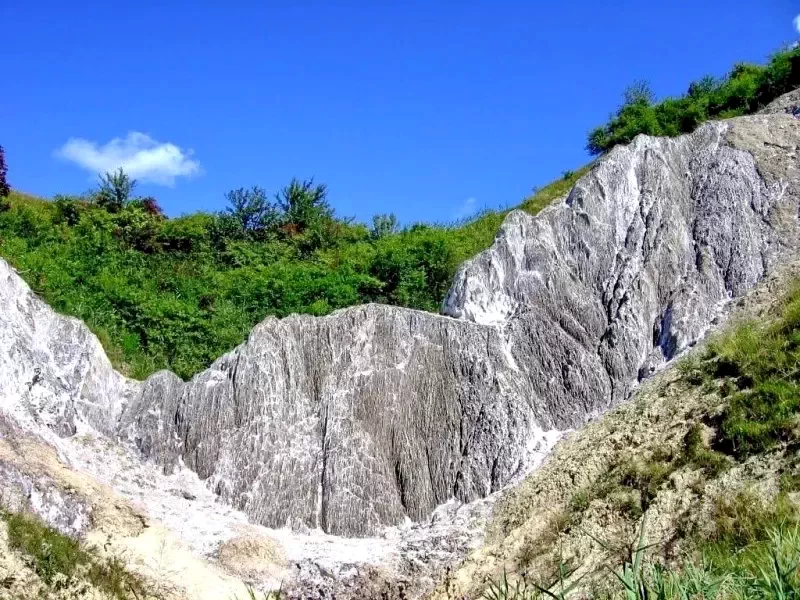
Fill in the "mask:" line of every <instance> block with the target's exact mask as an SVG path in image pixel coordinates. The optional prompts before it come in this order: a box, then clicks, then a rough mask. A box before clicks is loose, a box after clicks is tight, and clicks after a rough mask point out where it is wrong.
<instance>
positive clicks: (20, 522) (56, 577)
mask: <svg viewBox="0 0 800 600" xmlns="http://www.w3.org/2000/svg"><path fill="white" fill-rule="evenodd" d="M0 517H2V519H3V520H4V521H5V522H6V525H7V527H8V541H9V545H10V546H11V548H13V549H15V550H18V551H19V552H20V553H21V554H23V555H24V556H25V557H27V559H28V560H29V562H30V564H31V567H32V568H33V570H34V571H35V572H36V574H37V575H38V576H39V578H40V579H41V580H42V581H43V582H44V583H45V585H47V586H53V587H57V586H58V585H59V582H63V581H69V580H70V579H71V578H72V577H74V576H75V575H76V571H77V569H78V568H80V567H83V568H85V569H86V578H87V579H88V580H89V582H90V583H91V584H92V585H94V586H95V587H96V588H98V589H100V590H103V591H104V592H106V593H107V594H108V595H110V596H111V597H113V598H118V599H119V600H125V599H127V598H130V597H131V596H133V597H136V598H140V597H144V596H145V589H144V585H143V584H142V582H141V581H139V579H138V578H136V577H135V576H134V575H132V574H131V573H130V572H129V571H127V570H126V568H125V565H124V564H123V562H122V561H121V560H120V559H118V558H112V559H109V560H100V559H99V558H97V557H95V556H93V555H91V554H90V553H89V552H87V551H86V550H84V549H83V548H82V547H81V545H80V543H79V542H78V541H76V540H74V539H72V538H70V537H68V536H65V535H62V534H61V533H59V532H57V531H55V530H54V529H51V528H50V527H47V526H46V525H44V524H43V523H41V522H40V521H39V520H38V519H36V518H34V517H31V516H28V515H23V514H16V513H0Z"/></svg>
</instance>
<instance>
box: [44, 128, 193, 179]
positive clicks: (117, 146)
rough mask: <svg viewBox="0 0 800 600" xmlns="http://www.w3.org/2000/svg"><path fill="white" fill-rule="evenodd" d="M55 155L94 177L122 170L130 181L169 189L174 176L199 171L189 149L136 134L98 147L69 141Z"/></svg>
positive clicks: (129, 134)
mask: <svg viewBox="0 0 800 600" xmlns="http://www.w3.org/2000/svg"><path fill="white" fill-rule="evenodd" d="M55 154H56V156H58V157H59V158H63V159H65V160H68V161H71V162H74V163H75V164H77V165H79V166H81V167H83V168H84V169H86V170H87V171H91V172H92V173H95V174H97V173H105V172H107V171H115V170H116V169H118V168H120V167H122V168H123V169H124V170H125V172H126V173H128V175H130V176H131V177H133V178H134V179H139V180H140V181H146V182H150V183H157V184H159V185H166V186H170V187H172V186H173V185H175V178H176V177H189V176H191V175H198V174H200V173H201V172H202V171H201V168H200V163H199V162H198V161H196V160H194V159H192V158H191V157H192V155H193V154H194V153H193V151H192V150H184V149H183V148H180V147H179V146H176V145H175V144H171V143H169V142H166V143H161V142H158V141H156V140H154V139H153V138H151V137H150V136H149V135H147V134H145V133H140V132H138V131H131V132H129V133H128V135H127V136H126V137H125V138H114V139H113V140H111V141H110V142H108V143H106V144H104V145H102V146H101V145H99V144H98V143H97V142H91V141H89V140H86V139H83V138H71V139H69V140H68V141H67V143H66V144H64V145H63V146H62V147H61V148H59V149H58V150H56V153H55Z"/></svg>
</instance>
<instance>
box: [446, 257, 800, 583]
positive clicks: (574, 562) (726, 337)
mask: <svg viewBox="0 0 800 600" xmlns="http://www.w3.org/2000/svg"><path fill="white" fill-rule="evenodd" d="M798 282H800V259H798V258H797V257H795V258H793V259H792V260H790V261H788V262H786V263H784V264H783V265H781V266H780V267H779V268H778V269H776V270H775V272H774V273H773V274H772V275H770V276H769V277H768V278H767V279H766V280H765V281H764V282H763V283H761V284H759V285H758V286H757V287H756V288H755V289H754V290H753V291H752V292H750V293H748V294H747V295H745V296H744V297H743V298H742V299H740V300H739V301H737V302H736V303H735V304H732V305H731V306H730V310H729V311H727V312H726V314H725V315H724V316H722V317H721V320H720V324H718V325H717V326H715V328H714V330H715V331H714V333H713V335H712V336H711V338H710V341H708V342H707V343H703V344H701V345H700V346H698V347H697V348H695V349H693V350H691V351H690V352H689V353H688V354H687V355H686V356H685V357H684V358H683V359H682V360H681V361H680V362H679V363H677V364H673V365H671V366H670V368H668V369H666V370H664V371H663V372H660V373H658V374H657V375H656V376H654V377H653V378H652V379H650V380H648V381H647V382H645V383H643V384H642V385H641V386H640V388H639V389H637V390H636V392H635V394H634V396H633V398H632V400H631V402H629V403H626V404H624V405H622V406H621V407H619V408H618V409H616V410H613V411H611V412H609V413H608V414H606V415H604V416H602V417H601V418H598V419H597V420H595V421H594V422H591V423H589V424H588V425H587V426H586V427H584V428H583V429H581V430H579V431H575V432H573V433H570V434H568V435H567V436H566V437H565V438H564V439H562V440H561V441H560V442H559V443H558V444H557V445H556V447H555V449H554V451H553V453H552V455H550V456H549V457H548V458H547V459H546V461H545V462H544V464H543V465H542V467H540V468H539V469H538V470H537V471H536V472H535V473H534V474H533V475H532V476H531V477H529V478H528V479H526V480H525V481H524V482H523V483H521V484H520V485H519V486H517V487H515V488H514V489H513V490H509V491H508V492H507V493H505V494H504V495H503V497H502V499H501V500H500V501H499V502H498V503H497V504H496V505H495V510H494V512H493V515H492V516H491V518H490V521H489V524H488V526H487V536H488V537H487V543H486V545H485V546H483V547H481V548H480V549H478V550H476V551H475V552H473V553H472V554H471V555H470V557H469V558H468V559H467V560H466V561H464V563H463V564H462V565H461V566H460V567H459V568H458V569H455V570H454V572H453V573H452V574H451V575H450V576H449V577H448V578H447V580H446V581H444V582H443V583H442V584H441V586H440V587H439V589H438V590H437V593H435V594H434V595H433V598H436V599H444V598H447V599H455V598H459V599H461V598H465V597H467V598H477V597H478V596H479V595H480V594H481V593H482V592H484V591H485V590H486V589H487V587H488V586H490V585H491V584H492V582H493V581H494V582H497V581H500V580H502V578H503V576H504V573H505V574H506V577H508V578H510V580H511V581H512V582H513V581H517V580H520V581H527V582H528V583H529V584H530V583H532V582H535V583H537V584H540V585H545V586H550V585H552V584H555V583H557V582H558V576H557V573H558V569H559V565H562V566H563V567H564V568H565V569H566V571H565V572H566V573H568V578H569V579H570V580H571V581H574V582H579V587H580V589H582V590H583V591H584V592H585V593H588V594H590V596H591V597H606V594H609V593H610V594H611V595H612V596H613V597H618V596H621V595H622V592H623V589H622V587H621V586H620V584H619V583H620V582H619V581H617V580H616V579H615V578H614V576H613V575H612V571H617V572H621V571H620V570H621V569H622V567H623V565H624V564H625V563H626V562H628V568H631V565H630V562H629V561H631V560H632V558H631V556H632V550H633V549H635V548H637V547H646V554H647V559H646V562H645V563H644V564H648V563H650V564H653V563H654V564H662V565H667V566H672V567H675V568H679V569H681V570H682V571H683V572H684V573H687V574H688V576H689V577H696V578H697V579H696V582H700V581H701V580H702V581H703V582H704V583H703V585H708V586H709V587H708V588H707V590H706V592H704V593H705V594H706V595H705V596H703V597H708V598H717V597H730V596H729V595H726V592H725V591H724V589H722V588H720V587H719V585H717V586H716V588H715V587H714V586H713V585H712V582H713V581H717V582H722V581H723V578H725V577H732V576H733V575H734V567H735V569H742V568H743V567H742V565H741V564H739V563H738V562H737V561H740V559H739V558H737V557H744V561H745V562H746V561H747V560H750V561H754V562H753V563H752V564H753V565H755V564H757V563H758V561H760V560H761V558H762V557H761V556H760V555H759V554H758V553H759V552H762V551H764V550H765V549H766V548H767V547H768V545H769V544H770V543H771V540H770V537H769V536H770V535H772V534H773V533H775V532H783V535H784V536H787V537H786V539H787V540H788V539H793V538H790V536H791V532H792V531H795V528H796V527H797V526H798V523H800V504H799V503H798V502H799V501H800V493H799V492H800V483H799V482H800V478H799V477H798V467H799V466H800V462H798V455H797V448H798V437H797V435H798V431H797V419H798V415H800V404H798V401H797V398H798V396H797V388H796V384H797V371H796V360H797V342H798V332H800V329H799V327H800V322H798V319H797V315H798V312H797V311H798V307H800V293H799V292H798V290H799V289H800V288H798ZM722 323H724V326H723V325H722ZM777 389H781V390H783V391H784V392H785V393H786V396H776V395H774V394H773V395H770V394H769V393H768V392H767V390H772V391H775V390H777ZM642 532H643V533H642ZM642 535H643V539H640V536H642ZM790 543H794V542H790ZM787 552H788V554H786V555H785V556H783V555H782V557H781V560H787V561H789V563H787V564H790V563H791V564H796V562H792V561H796V559H797V558H800V547H798V546H796V545H795V546H791V547H790V548H789V549H788V550H787ZM767 558H768V557H767ZM693 565H694V567H693ZM735 565H739V566H735ZM745 566H746V565H745ZM692 568H694V569H695V571H692ZM766 568H767V569H769V565H766ZM715 569H716V570H715ZM692 573H694V575H692ZM788 573H790V575H789V578H788V579H787V581H786V582H785V584H786V585H787V586H789V588H790V589H798V585H800V580H798V579H797V573H796V572H795V571H794V570H791V569H790V571H788ZM740 574H741V573H739V575H740ZM669 575H670V574H669V573H665V574H663V577H664V578H668V576H669ZM737 576H738V575H737ZM734 579H735V577H734ZM656 583H657V582H656V581H655V580H650V581H649V584H650V585H655V584H656ZM683 583H684V585H688V583H689V582H687V581H684V582H683ZM729 583H731V584H734V583H735V582H734V581H733V579H732V580H731V581H730V582H729ZM736 585H744V583H743V582H742V581H738V582H737V583H736ZM512 587H513V585H512ZM531 589H532V588H531ZM653 589H655V588H651V590H650V591H651V592H652V591H653ZM695 589H696V588H695ZM715 589H716V590H717V591H713V590H715ZM698 593H699V592H698ZM728 593H730V594H733V597H739V596H736V595H735V594H736V593H742V591H741V589H740V590H738V592H737V591H735V590H734V588H731V589H730V590H728ZM751 593H752V594H755V595H752V596H750V595H745V596H744V597H772V596H760V595H758V593H757V590H756V591H753V592H751ZM508 597H509V598H516V596H513V595H509V596H508ZM666 597H667V598H672V597H682V596H680V593H679V590H678V589H677V588H675V589H674V590H673V591H672V592H670V593H668V595H667V596H666Z"/></svg>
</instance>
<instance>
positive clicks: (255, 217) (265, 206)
mask: <svg viewBox="0 0 800 600" xmlns="http://www.w3.org/2000/svg"><path fill="white" fill-rule="evenodd" d="M225 199H226V200H227V201H228V208H227V213H228V214H229V215H230V216H231V217H233V219H234V220H235V221H236V222H237V223H238V225H239V227H241V228H242V231H246V232H248V233H257V232H263V231H264V230H266V229H269V228H270V227H272V226H273V225H275V224H276V223H277V220H278V216H277V210H276V208H275V206H274V205H273V204H272V203H271V202H270V201H269V199H268V198H267V192H266V191H265V190H263V189H262V188H260V187H258V186H253V187H252V188H250V189H245V188H239V189H237V190H231V191H230V192H228V193H227V194H225Z"/></svg>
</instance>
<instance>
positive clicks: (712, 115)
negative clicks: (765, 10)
mask: <svg viewBox="0 0 800 600" xmlns="http://www.w3.org/2000/svg"><path fill="white" fill-rule="evenodd" d="M799 85H800V48H793V49H790V50H784V51H782V52H778V53H776V54H775V55H774V56H772V58H771V59H770V61H769V63H768V64H767V65H765V66H760V65H750V64H739V65H736V66H735V67H734V68H733V70H732V71H731V72H730V73H729V74H728V75H727V76H726V77H724V78H723V79H721V80H715V79H714V78H712V77H705V78H703V79H701V80H700V81H696V82H694V83H692V84H691V85H690V86H689V89H688V91H687V92H686V94H685V95H684V96H682V97H680V98H667V99H665V100H663V101H662V102H659V103H656V102H655V101H654V97H653V94H652V92H651V91H650V90H649V88H648V87H647V85H646V84H645V83H642V82H638V83H636V84H634V85H633V86H631V87H630V88H629V89H628V90H627V91H626V93H625V100H624V103H623V104H622V106H621V107H620V108H619V109H618V110H617V112H616V114H614V115H613V116H612V117H611V119H610V120H609V122H608V123H606V124H605V125H603V126H601V127H598V128H596V129H594V130H593V131H592V132H591V133H590V134H589V139H588V143H587V145H586V148H587V150H588V151H589V152H590V153H592V154H601V153H603V152H605V151H606V150H609V149H610V148H613V147H614V146H616V145H617V144H625V143H628V142H630V141H631V140H632V139H633V138H634V137H635V136H637V135H638V134H640V133H645V134H649V135H662V136H675V135H679V134H681V133H688V132H690V131H693V130H694V129H695V127H697V126H698V125H699V124H700V123H702V122H703V121H707V120H709V119H718V118H727V117H734V116H738V115H744V114H749V113H753V112H756V111H757V110H759V109H760V108H763V107H764V106H765V105H767V104H768V103H770V102H771V101H772V100H774V99H775V98H777V97H778V96H780V95H781V94H784V93H786V92H788V91H791V90H793V89H794V88H796V87H798V86H799Z"/></svg>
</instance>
